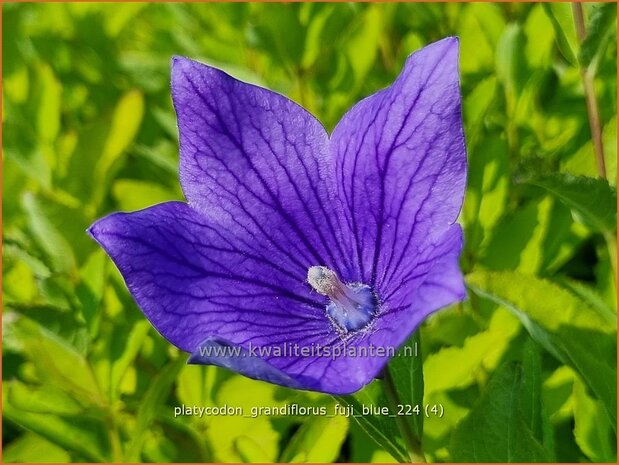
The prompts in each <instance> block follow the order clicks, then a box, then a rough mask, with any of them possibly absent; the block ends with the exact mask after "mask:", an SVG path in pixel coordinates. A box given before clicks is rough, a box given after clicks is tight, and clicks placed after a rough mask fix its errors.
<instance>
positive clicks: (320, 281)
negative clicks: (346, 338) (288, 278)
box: [307, 266, 378, 332]
mask: <svg viewBox="0 0 619 465" xmlns="http://www.w3.org/2000/svg"><path fill="white" fill-rule="evenodd" d="M307 282H308V283H309V284H310V285H311V286H312V287H313V288H314V290H315V291H316V292H318V293H319V294H322V295H324V296H327V297H329V299H330V302H329V303H328V304H327V306H326V312H327V315H329V317H330V318H331V319H332V321H333V322H334V323H335V324H336V325H337V326H338V327H339V328H340V329H341V330H343V331H344V332H349V331H356V330H359V329H361V328H363V327H365V326H367V324H368V323H370V321H372V318H373V317H374V315H375V314H376V312H377V310H378V298H377V297H376V295H375V294H374V292H373V291H372V288H370V286H367V285H365V284H361V283H353V284H344V283H343V282H342V281H340V279H339V278H338V276H337V274H335V272H334V271H332V270H331V269H329V268H327V267H326V266H311V267H310V268H309V269H308V270H307Z"/></svg>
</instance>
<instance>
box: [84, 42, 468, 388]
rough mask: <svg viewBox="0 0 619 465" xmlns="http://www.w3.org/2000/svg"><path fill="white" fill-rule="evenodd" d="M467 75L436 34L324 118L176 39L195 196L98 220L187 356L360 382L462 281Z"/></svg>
mask: <svg viewBox="0 0 619 465" xmlns="http://www.w3.org/2000/svg"><path fill="white" fill-rule="evenodd" d="M458 76H459V75H458V39H457V38H446V39H443V40H441V41H439V42H436V43H433V44H431V45H428V46H427V47H425V48H423V49H421V50H419V51H417V52H415V53H413V54H412V55H411V56H410V57H409V58H408V59H407V61H406V63H405V65H404V69H403V70H402V72H401V74H400V75H399V76H398V78H397V79H396V80H395V82H394V83H393V84H392V85H391V86H389V87H387V88H386V89H383V90H381V91H379V92H377V93H375V94H373V95H371V96H369V97H367V98H365V99H363V100H361V101H360V102H359V103H357V104H356V105H355V106H353V107H352V108H351V109H350V110H349V111H348V112H347V113H346V114H345V115H344V116H343V117H342V119H341V121H340V122H339V123H338V124H337V126H336V127H335V129H334V130H333V132H332V133H331V134H328V133H327V131H326V130H325V128H324V127H323V126H322V125H321V123H320V122H319V121H318V120H317V119H316V118H315V117H314V116H312V115H311V114H310V113H308V112H307V111H306V110H305V109H304V108H302V107H301V106H299V105H297V104H296V103H294V102H292V101H291V100H289V99H287V98H286V97H284V96H282V95H280V94H277V93H275V92H272V91H269V90H267V89H263V88H261V87H256V86H254V85H250V84H246V83H244V82H241V81H238V80H236V79H234V78H232V77H231V76H229V75H227V74H226V73H224V72H222V71H220V70H218V69H216V68H212V67H210V66H206V65H203V64H200V63H197V62H195V61H192V60H189V59H187V58H182V57H176V58H174V59H173V60H172V98H173V102H174V107H175V109H176V114H177V117H178V130H179V139H180V183H181V186H182V189H183V192H184V195H185V197H186V199H187V202H186V203H184V202H167V203H161V204H159V205H154V206H152V207H150V208H146V209H144V210H140V211H137V212H133V213H113V214H111V215H109V216H106V217H105V218H103V219H100V220H98V221H97V222H95V223H94V224H93V225H92V226H91V227H90V229H89V233H90V234H91V235H92V236H93V237H94V239H95V240H96V241H97V242H98V243H99V244H100V245H101V246H102V247H103V248H104V249H105V251H106V252H107V253H108V255H109V256H110V257H111V258H112V260H113V261H114V263H115V264H116V266H117V267H118V269H119V270H120V272H121V274H122V276H123V277H124V279H125V281H126V283H127V287H128V288H129V291H130V292H131V294H132V296H133V298H134V299H135V301H136V302H137V304H138V306H139V307H140V308H141V309H142V311H143V312H144V314H145V315H146V317H147V318H148V319H149V320H150V322H151V323H152V325H153V326H154V327H155V328H156V329H157V331H159V333H161V335H163V337H164V338H166V339H167V340H168V341H169V342H170V343H172V344H174V345H175V346H177V347H178V348H180V349H181V350H183V351H186V352H189V353H191V357H190V358H189V362H190V363H197V364H213V365H218V366H223V367H227V368H229V369H230V370H233V371H236V372H238V373H241V374H243V375H245V376H248V377H251V378H254V379H260V380H264V381H268V382H271V383H275V384H279V385H283V386H288V387H291V388H295V389H306V390H313V391H321V392H326V393H331V394H347V393H352V392H355V391H357V390H359V389H361V388H362V387H363V386H365V385H366V384H368V383H369V382H370V381H372V379H374V377H376V376H377V375H378V374H379V372H380V371H381V370H382V369H383V368H384V367H385V365H386V364H387V362H388V361H389V358H390V357H391V356H393V351H392V350H390V349H393V348H395V349H397V348H398V347H399V346H401V345H402V344H403V343H404V342H405V341H406V340H407V338H408V337H409V336H410V335H411V333H412V332H413V331H414V330H415V329H416V328H417V327H418V326H419V325H420V323H421V322H422V321H423V320H424V319H425V318H426V317H427V316H428V315H429V314H430V313H432V312H434V311H436V310H438V309H439V308H441V307H444V306H446V305H449V304H451V303H454V302H457V301H459V300H462V299H463V298H464V296H465V288H464V282H463V276H462V273H461V271H460V268H459V264H458V262H459V255H460V252H461V249H462V229H461V227H460V226H459V225H458V224H457V223H456V219H457V217H458V214H459V212H460V209H461V206H462V200H463V195H464V189H465V181H466V150H465V144H464V134H463V129H462V117H461V108H460V107H461V98H460V89H459V78H458ZM344 348H345V350H343V349H344ZM381 348H382V349H383V350H379V349H381Z"/></svg>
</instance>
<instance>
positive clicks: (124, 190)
mask: <svg viewBox="0 0 619 465" xmlns="http://www.w3.org/2000/svg"><path fill="white" fill-rule="evenodd" d="M112 193H113V194H114V198H115V199H116V201H117V202H118V206H119V208H120V209H121V210H124V211H135V210H141V209H142V208H146V207H149V206H151V205H154V204H157V203H161V202H168V201H170V200H180V196H179V195H177V194H176V193H174V192H172V191H171V190H170V189H166V188H165V187H163V186H162V185H161V184H155V183H152V182H146V181H137V180H133V179H119V180H117V181H116V182H114V185H113V186H112Z"/></svg>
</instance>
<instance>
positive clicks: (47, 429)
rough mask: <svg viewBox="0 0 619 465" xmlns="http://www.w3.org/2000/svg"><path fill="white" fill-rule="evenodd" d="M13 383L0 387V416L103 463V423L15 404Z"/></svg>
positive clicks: (85, 457) (82, 415)
mask: <svg viewBox="0 0 619 465" xmlns="http://www.w3.org/2000/svg"><path fill="white" fill-rule="evenodd" d="M15 386H16V384H15V383H11V382H6V383H4V384H3V386H2V394H3V396H2V397H3V400H2V415H3V417H4V418H6V419H7V420H10V421H12V422H14V423H15V424H17V425H19V426H21V427H22V428H25V429H27V430H30V431H32V432H34V433H37V434H39V435H40V436H42V437H44V438H45V439H47V440H49V441H50V442H52V443H54V444H57V445H58V446H60V447H62V448H63V449H66V450H68V451H71V452H74V453H76V454H78V457H83V458H84V459H86V460H87V461H91V462H107V461H108V452H107V451H109V450H110V447H109V443H108V441H107V435H106V431H105V428H104V427H103V423H102V422H100V421H98V420H96V419H93V418H91V417H88V416H86V415H84V414H82V413H80V414H77V415H68V414H63V415H62V416H59V415H56V414H53V413H45V412H40V411H31V410H30V409H28V408H27V404H26V405H25V406H24V405H22V407H23V408H20V407H17V406H16V405H15V403H14V401H13V395H14V389H15Z"/></svg>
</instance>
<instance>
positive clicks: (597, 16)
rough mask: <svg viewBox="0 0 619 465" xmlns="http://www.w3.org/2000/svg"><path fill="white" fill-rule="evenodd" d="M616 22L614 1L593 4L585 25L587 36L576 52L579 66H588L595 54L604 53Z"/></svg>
mask: <svg viewBox="0 0 619 465" xmlns="http://www.w3.org/2000/svg"><path fill="white" fill-rule="evenodd" d="M616 22H617V4H616V3H614V2H612V3H606V4H602V5H595V6H593V12H592V14H591V18H590V19H589V24H588V25H587V36H586V37H585V40H584V41H583V42H582V44H581V45H580V52H579V53H578V61H579V62H580V65H581V66H583V67H587V66H589V65H590V64H591V62H592V61H593V59H594V58H595V57H596V56H599V55H601V54H603V53H604V50H605V49H606V46H607V45H608V41H609V39H610V37H611V36H612V33H613V31H614V26H615V24H616Z"/></svg>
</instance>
